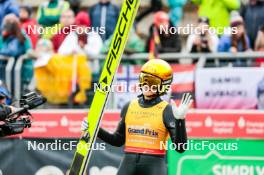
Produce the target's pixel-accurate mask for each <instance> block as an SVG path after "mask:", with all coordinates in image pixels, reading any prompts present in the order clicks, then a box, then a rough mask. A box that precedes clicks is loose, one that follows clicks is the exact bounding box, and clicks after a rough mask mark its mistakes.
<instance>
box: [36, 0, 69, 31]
mask: <svg viewBox="0 0 264 175" xmlns="http://www.w3.org/2000/svg"><path fill="white" fill-rule="evenodd" d="M69 7H70V5H69V3H68V2H66V1H64V0H49V1H48V2H44V3H43V4H41V5H40V7H39V9H38V12H37V19H38V23H39V24H40V25H42V26H43V27H50V26H53V25H55V24H57V23H59V20H60V15H61V14H62V12H63V11H65V10H67V9H69Z"/></svg>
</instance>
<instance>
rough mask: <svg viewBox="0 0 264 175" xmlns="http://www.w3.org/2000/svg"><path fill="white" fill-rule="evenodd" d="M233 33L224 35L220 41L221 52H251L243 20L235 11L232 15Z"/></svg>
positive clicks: (219, 49)
mask: <svg viewBox="0 0 264 175" xmlns="http://www.w3.org/2000/svg"><path fill="white" fill-rule="evenodd" d="M230 23H231V27H232V33H231V34H230V35H229V34H224V35H223V36H222V37H221V38H220V41H219V45H218V51H219V52H232V53H236V52H244V51H248V50H250V42H249V37H248V36H247V34H246V29H245V25H244V21H243V18H242V17H241V16H240V15H239V14H238V12H236V11H234V12H232V14H231V21H230Z"/></svg>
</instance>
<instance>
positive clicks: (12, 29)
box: [0, 14, 31, 58]
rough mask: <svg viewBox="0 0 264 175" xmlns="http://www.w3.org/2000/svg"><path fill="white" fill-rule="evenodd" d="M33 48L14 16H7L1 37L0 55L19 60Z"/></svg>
mask: <svg viewBox="0 0 264 175" xmlns="http://www.w3.org/2000/svg"><path fill="white" fill-rule="evenodd" d="M30 48H31V42H30V39H29V38H28V36H27V35H26V34H25V33H24V32H23V31H22V30H21V29H20V24H19V19H18V18H17V17H16V16H15V15H14V14H9V15H7V16H5V18H4V20H3V24H2V30H1V36H0V55H5V56H12V57H15V58H18V57H19V56H21V55H23V54H25V53H26V52H27V50H28V49H30Z"/></svg>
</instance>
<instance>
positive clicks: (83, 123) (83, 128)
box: [81, 119, 89, 131]
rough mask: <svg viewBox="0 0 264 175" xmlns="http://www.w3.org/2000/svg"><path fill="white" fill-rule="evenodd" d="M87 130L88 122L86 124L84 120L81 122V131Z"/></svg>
mask: <svg viewBox="0 0 264 175" xmlns="http://www.w3.org/2000/svg"><path fill="white" fill-rule="evenodd" d="M88 128H89V124H88V122H87V119H84V120H83V121H82V125H81V130H82V131H87V129H88Z"/></svg>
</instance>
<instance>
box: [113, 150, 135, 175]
mask: <svg viewBox="0 0 264 175" xmlns="http://www.w3.org/2000/svg"><path fill="white" fill-rule="evenodd" d="M135 160H136V157H135V156H134V155H133V154H125V156H124V157H123V160H122V161H121V164H120V166H119V169H118V172H117V175H136V174H135V170H136V161H135Z"/></svg>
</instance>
